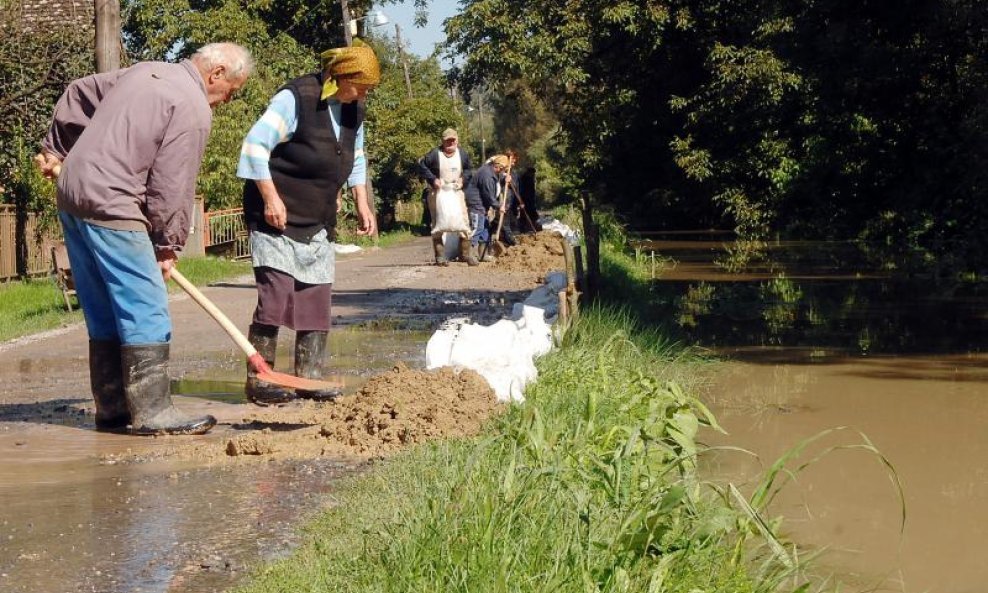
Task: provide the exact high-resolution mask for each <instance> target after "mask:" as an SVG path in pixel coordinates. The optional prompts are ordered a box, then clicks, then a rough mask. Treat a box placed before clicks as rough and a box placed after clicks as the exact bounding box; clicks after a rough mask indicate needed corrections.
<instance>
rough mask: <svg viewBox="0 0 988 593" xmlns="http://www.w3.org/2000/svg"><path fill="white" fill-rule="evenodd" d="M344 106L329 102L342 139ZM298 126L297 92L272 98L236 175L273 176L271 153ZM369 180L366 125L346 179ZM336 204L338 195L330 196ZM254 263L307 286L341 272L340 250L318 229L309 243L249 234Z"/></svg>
mask: <svg viewBox="0 0 988 593" xmlns="http://www.w3.org/2000/svg"><path fill="white" fill-rule="evenodd" d="M342 111H343V104H342V103H340V102H339V101H334V100H332V99H330V100H329V113H330V119H331V121H332V122H333V131H334V132H335V133H336V137H337V138H339V137H340V118H341V116H342ZM296 129H298V117H297V114H296V109H295V95H293V94H292V92H291V91H289V90H284V91H281V92H279V93H278V94H276V95H275V96H274V98H272V99H271V103H270V104H269V105H268V109H267V111H265V112H264V115H262V116H261V119H259V120H257V122H255V123H254V126H253V127H252V128H251V129H250V132H248V133H247V137H246V138H245V139H244V143H243V146H242V147H241V148H240V162H239V163H238V164H237V177H240V178H241V179H271V169H270V167H269V165H268V162H269V161H270V160H271V151H273V150H274V149H275V147H276V146H278V145H279V144H281V143H282V142H287V141H288V140H290V139H291V138H292V136H293V135H294V134H295V130H296ZM366 182H367V159H366V158H365V157H364V124H363V123H361V124H360V127H359V128H357V134H356V138H355V142H354V146H353V170H352V171H351V172H350V177H349V178H347V183H348V184H349V185H350V186H354V185H364V184H365V183H366ZM326 199H327V200H332V201H333V202H334V203H335V202H336V196H326ZM250 243H251V264H252V265H253V266H254V267H255V268H261V267H267V268H274V269H275V270H278V271H280V272H284V273H286V274H288V275H290V276H292V277H293V278H295V279H296V280H298V281H299V282H304V283H306V284H332V283H333V280H334V279H335V276H336V252H335V251H334V248H333V245H332V243H330V241H329V237H328V235H327V233H326V231H325V230H322V231H319V233H317V234H316V236H314V237H313V238H312V240H311V241H309V242H308V243H300V242H298V241H294V240H292V239H290V238H289V237H288V236H287V235H269V234H267V233H261V232H253V233H251V234H250Z"/></svg>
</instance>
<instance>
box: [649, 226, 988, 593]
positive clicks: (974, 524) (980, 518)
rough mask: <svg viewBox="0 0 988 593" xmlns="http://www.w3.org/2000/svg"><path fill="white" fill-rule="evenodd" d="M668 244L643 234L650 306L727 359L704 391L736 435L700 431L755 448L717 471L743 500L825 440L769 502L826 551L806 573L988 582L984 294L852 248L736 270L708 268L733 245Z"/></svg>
mask: <svg viewBox="0 0 988 593" xmlns="http://www.w3.org/2000/svg"><path fill="white" fill-rule="evenodd" d="M662 239H663V240H661V241H656V242H652V243H649V244H647V245H646V248H647V249H649V250H655V251H657V253H658V254H659V255H660V256H662V257H665V258H670V259H669V260H667V261H666V262H665V263H666V264H667V267H666V268H665V272H664V273H663V275H662V277H661V279H660V280H657V281H656V292H657V294H658V295H659V296H658V297H657V302H658V303H659V309H660V310H662V311H663V314H664V315H665V317H666V319H674V320H675V322H672V323H671V324H672V325H675V326H676V327H677V328H678V329H679V330H680V331H682V332H683V334H684V335H685V336H687V338H688V339H690V340H692V341H695V342H697V343H699V344H701V345H706V346H708V347H710V348H711V349H713V350H714V351H715V352H717V353H718V354H720V355H722V356H725V357H727V358H728V359H730V360H731V361H732V362H730V363H729V364H728V365H726V366H724V367H723V368H722V369H721V370H720V371H719V372H718V373H717V374H716V375H715V376H714V377H713V378H712V382H711V385H710V387H709V393H708V396H707V399H708V401H709V402H710V403H711V405H712V408H713V410H714V412H715V413H716V414H717V416H718V419H719V421H720V422H721V423H722V425H723V426H724V428H725V429H726V430H727V431H728V432H729V433H730V434H729V435H728V436H721V435H715V434H713V433H712V432H710V433H708V434H707V439H708V442H709V443H710V444H712V445H731V446H735V447H741V448H744V449H747V450H748V451H750V452H751V453H752V454H753V455H748V454H745V453H739V452H728V451H720V452H717V453H715V454H713V455H711V456H710V461H711V462H712V463H710V464H709V466H710V467H711V468H712V469H711V471H712V473H713V474H714V475H716V476H717V477H718V478H721V479H727V480H730V481H733V482H735V483H737V484H739V485H741V484H743V485H744V487H743V488H742V490H743V491H746V492H749V493H750V492H751V491H752V490H753V489H754V487H755V486H756V484H758V482H759V480H760V479H761V477H762V476H763V475H764V472H765V470H767V469H768V468H769V466H771V464H772V463H773V462H775V461H776V460H777V459H779V458H780V457H781V456H782V455H783V454H785V453H786V452H787V451H789V450H790V449H791V448H792V447H794V446H796V445H797V444H799V443H800V442H802V441H804V440H807V439H811V438H813V437H814V436H816V435H821V436H820V437H819V438H818V439H817V440H815V441H813V442H812V443H809V444H808V445H807V447H806V450H805V451H804V452H803V453H802V454H801V455H800V456H799V457H798V458H797V459H796V460H795V461H793V462H791V463H789V464H788V465H787V467H789V468H791V469H795V468H797V467H799V466H800V465H802V464H803V463H805V462H809V461H812V463H810V464H809V466H808V467H807V468H806V469H804V470H802V471H801V472H800V473H798V474H797V475H796V476H795V481H793V482H791V483H789V484H787V485H786V486H784V487H783V489H782V491H781V493H780V495H779V497H778V498H777V499H776V500H775V502H774V503H773V504H772V505H771V507H770V510H769V514H770V515H782V516H784V517H785V519H784V522H783V524H782V527H781V529H782V532H783V533H785V534H786V535H787V536H789V537H790V538H792V539H793V540H795V541H796V542H799V543H800V544H801V545H802V546H803V550H804V557H805V556H806V554H812V553H815V552H822V554H821V555H820V556H818V557H816V558H815V559H813V560H812V565H813V570H814V571H815V572H816V573H819V574H824V575H832V578H833V580H834V581H833V582H834V583H841V584H842V587H841V588H842V590H876V591H901V592H924V591H930V592H937V593H975V592H982V591H985V590H988V553H986V552H985V551H984V542H986V541H988V465H986V459H988V356H986V355H985V354H984V353H983V350H984V346H985V344H986V341H985V340H986V338H988V315H986V312H988V298H986V292H988V291H986V287H985V286H983V285H981V284H979V283H961V284H954V285H947V284H945V283H941V284H940V285H937V284H936V283H934V282H932V281H931V280H930V279H928V278H922V277H911V278H910V277H905V278H903V277H897V276H896V275H894V274H891V273H889V272H887V271H883V270H882V268H881V266H877V267H876V266H874V264H869V262H868V258H867V257H862V256H860V254H855V250H854V249H852V248H850V247H849V246H846V245H832V246H827V245H821V244H798V243H790V244H774V245H771V246H769V249H768V254H769V257H768V259H766V260H761V261H760V262H759V263H756V264H755V265H752V266H749V267H748V268H746V269H745V270H744V271H743V272H741V273H731V272H729V271H727V270H726V269H725V268H724V267H723V266H722V265H717V264H716V263H715V260H717V259H718V258H723V257H724V253H725V248H727V247H731V244H730V243H728V242H726V241H721V240H718V238H717V237H709V236H707V237H695V238H679V237H663V238H662ZM689 239H694V240H689ZM697 239H699V240H697ZM849 254H850V256H849ZM660 259H661V258H660ZM867 442H870V443H873V444H874V446H875V447H877V449H878V450H880V451H881V453H882V454H884V455H885V456H886V458H887V459H888V460H889V461H890V462H891V464H892V465H893V466H894V468H895V474H896V476H897V477H898V479H899V480H900V481H901V484H902V492H903V497H904V505H905V512H906V520H905V523H904V525H903V523H902V512H903V503H902V501H900V499H899V495H898V490H897V488H896V487H895V485H894V483H893V480H892V479H890V472H889V471H888V469H887V468H886V467H885V466H884V465H883V464H882V462H881V460H880V458H879V457H878V456H877V455H876V454H874V453H871V452H868V451H867V450H864V449H863V448H854V446H855V445H862V444H865V443H867ZM814 460H815V461H814Z"/></svg>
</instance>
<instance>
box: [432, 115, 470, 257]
mask: <svg viewBox="0 0 988 593" xmlns="http://www.w3.org/2000/svg"><path fill="white" fill-rule="evenodd" d="M468 170H470V156H469V155H468V154H467V153H466V151H464V150H463V149H462V148H460V146H459V135H458V134H457V133H456V130H454V129H453V128H446V129H445V130H443V134H442V143H441V144H440V145H439V146H438V147H436V148H433V149H432V150H430V151H429V152H428V153H427V154H426V155H425V156H424V157H422V158H421V159H420V160H419V162H418V172H419V177H421V178H422V181H424V182H425V183H426V188H425V190H424V191H423V194H422V200H423V202H424V203H425V204H424V213H423V219H424V218H425V216H424V215H425V214H426V213H427V214H428V216H429V219H428V220H423V222H425V223H426V227H428V228H429V230H430V234H431V235H432V250H433V253H434V254H435V257H436V265H439V266H445V265H448V263H449V262H448V261H447V260H446V252H445V247H444V246H443V233H442V232H441V231H440V232H431V231H432V225H433V223H434V222H435V221H436V220H437V218H436V192H438V191H439V190H440V189H442V188H443V186H444V185H445V186H446V187H448V188H452V189H455V190H456V191H457V193H459V195H460V197H461V198H462V197H463V185H464V177H463V176H464V172H465V171H468ZM460 239H461V241H460V257H461V258H462V259H463V261H465V262H467V263H468V264H469V265H472V266H475V265H477V262H476V260H475V258H474V257H473V255H472V254H471V253H470V250H469V249H468V245H469V244H468V243H467V241H466V240H465V239H467V237H465V236H461V237H460Z"/></svg>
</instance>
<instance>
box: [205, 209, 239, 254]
mask: <svg viewBox="0 0 988 593" xmlns="http://www.w3.org/2000/svg"><path fill="white" fill-rule="evenodd" d="M205 219H206V220H205V224H203V234H204V243H205V246H206V253H209V254H212V255H223V256H226V257H232V258H233V259H242V258H247V257H250V240H249V239H248V237H247V225H246V224H245V223H244V209H243V208H230V209H229V210H213V211H211V212H206V215H205Z"/></svg>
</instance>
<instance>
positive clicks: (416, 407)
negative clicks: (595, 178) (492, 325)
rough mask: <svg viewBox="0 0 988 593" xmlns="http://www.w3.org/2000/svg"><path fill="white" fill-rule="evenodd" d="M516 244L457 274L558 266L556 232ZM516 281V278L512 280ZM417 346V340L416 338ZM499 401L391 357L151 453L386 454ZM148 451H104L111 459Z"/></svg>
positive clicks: (470, 384) (472, 385) (477, 384)
mask: <svg viewBox="0 0 988 593" xmlns="http://www.w3.org/2000/svg"><path fill="white" fill-rule="evenodd" d="M518 238H519V241H518V244H517V245H515V246H512V247H509V248H508V249H507V250H506V251H505V252H503V253H502V255H501V256H500V257H498V258H497V261H496V262H495V264H494V265H488V264H485V265H482V266H479V267H477V268H468V267H467V266H465V265H463V264H454V266H458V267H460V268H462V269H460V270H456V272H457V273H462V274H492V273H493V274H500V273H506V275H507V276H513V277H515V278H516V280H515V282H522V283H530V285H531V288H535V286H536V285H537V283H538V282H540V281H541V280H542V279H543V278H544V277H545V275H546V274H547V273H548V272H549V271H552V270H562V269H565V260H564V256H563V247H562V243H561V238H560V236H559V235H558V234H555V233H549V232H543V233H539V234H538V235H520V236H519V237H518ZM519 278H520V279H522V280H518V279H519ZM423 347H424V345H423ZM502 407H503V405H502V404H499V403H498V402H497V399H496V397H495V395H494V392H493V390H492V389H491V388H490V386H489V385H488V384H487V382H486V381H485V380H484V379H483V378H482V377H481V376H480V375H478V374H477V373H475V372H473V371H470V370H454V369H451V368H442V369H437V370H433V371H426V370H416V369H411V368H409V367H408V366H407V365H405V364H404V363H399V364H397V365H395V366H394V368H393V369H392V370H391V371H389V372H386V373H384V374H381V375H378V376H375V377H372V378H371V379H370V380H369V381H368V382H367V383H366V384H365V385H364V386H363V387H361V388H360V389H359V390H358V391H357V392H356V393H354V394H352V395H346V396H343V397H340V398H339V399H337V400H335V401H333V402H328V403H316V402H293V403H290V404H285V405H281V406H272V407H267V408H260V407H256V406H245V407H244V412H245V413H244V414H243V415H242V416H241V418H240V421H239V422H233V423H232V428H233V430H232V431H227V433H226V435H224V436H223V437H222V438H216V439H209V440H207V441H205V442H202V441H200V442H190V441H188V440H186V439H174V442H173V443H169V444H168V446H166V447H163V448H156V449H155V452H154V453H153V454H151V455H150V456H151V457H160V456H166V457H176V458H185V459H195V460H198V461H205V462H207V463H210V464H216V463H220V464H222V463H230V462H232V463H243V462H249V461H250V460H255V459H305V458H314V457H321V456H328V457H346V458H356V459H369V458H379V457H383V456H387V455H388V454H391V453H393V452H395V451H397V450H399V449H401V448H403V447H406V446H408V445H412V444H415V443H420V442H423V441H427V440H434V439H443V438H450V437H460V436H468V435H472V434H476V433H477V432H478V431H479V430H480V428H481V427H482V426H483V425H484V423H485V422H486V421H487V420H488V419H489V418H490V417H491V416H492V415H495V414H497V413H498V412H499V411H500V410H501V408H502ZM148 457H149V455H148V454H147V453H146V452H145V453H139V454H136V455H124V456H121V455H107V456H104V459H105V460H106V461H108V462H112V463H116V462H121V461H129V460H146V459H147V458H148Z"/></svg>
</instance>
